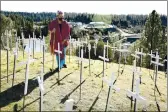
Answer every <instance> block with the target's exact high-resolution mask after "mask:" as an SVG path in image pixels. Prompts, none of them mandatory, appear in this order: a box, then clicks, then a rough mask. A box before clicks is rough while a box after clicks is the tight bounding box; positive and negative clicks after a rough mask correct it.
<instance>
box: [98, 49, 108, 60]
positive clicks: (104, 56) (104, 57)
mask: <svg viewBox="0 0 168 112" xmlns="http://www.w3.org/2000/svg"><path fill="white" fill-rule="evenodd" d="M105 54H106V51H105V46H104V51H103V57H102V56H99V58H100V59H102V60H104V62H105V61H109V59H108V58H106V55H105Z"/></svg>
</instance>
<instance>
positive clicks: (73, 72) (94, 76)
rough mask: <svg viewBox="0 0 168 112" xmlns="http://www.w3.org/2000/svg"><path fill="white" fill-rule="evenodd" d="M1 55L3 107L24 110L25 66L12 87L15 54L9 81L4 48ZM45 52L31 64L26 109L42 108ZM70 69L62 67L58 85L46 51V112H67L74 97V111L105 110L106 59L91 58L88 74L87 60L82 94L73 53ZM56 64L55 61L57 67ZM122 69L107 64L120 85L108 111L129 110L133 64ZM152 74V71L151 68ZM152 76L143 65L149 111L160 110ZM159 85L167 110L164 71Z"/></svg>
mask: <svg viewBox="0 0 168 112" xmlns="http://www.w3.org/2000/svg"><path fill="white" fill-rule="evenodd" d="M2 56H3V57H1V84H2V85H1V93H0V107H1V111H16V110H17V111H22V110H23V98H24V97H23V92H24V80H25V66H21V67H16V75H15V81H14V86H13V87H11V86H12V70H13V55H12V54H10V60H9V64H10V66H9V82H8V83H7V77H6V52H5V51H2ZM40 57H42V54H35V58H36V59H37V61H36V62H34V63H32V64H31V65H30V74H29V82H28V83H29V84H28V94H27V96H26V97H25V107H24V110H25V111H38V110H39V86H38V82H37V80H36V78H37V76H39V75H40V71H41V67H42V63H41V61H42V58H40ZM68 58H69V56H67V60H66V63H67V66H68V68H63V69H62V70H61V72H60V84H58V73H57V72H55V73H54V72H50V68H51V67H52V57H51V55H50V54H49V53H46V54H45V59H46V60H45V74H44V89H45V92H44V101H43V110H45V111H64V110H65V101H66V100H67V99H68V98H69V99H73V100H74V101H75V102H74V110H76V111H79V110H81V111H89V110H91V111H104V110H105V106H106V99H107V94H108V85H107V84H106V83H104V87H103V88H102V86H101V85H102V74H100V73H101V72H102V70H103V62H102V61H100V60H96V61H95V60H91V74H90V75H89V66H88V63H84V64H83V65H84V67H83V75H82V81H83V83H82V84H81V87H82V94H81V99H80V100H79V96H80V94H79V93H80V86H79V85H80V69H79V68H78V63H77V57H75V56H71V61H70V62H69V60H68ZM25 59H26V57H25V58H24V59H23V57H22V52H19V59H18V61H17V63H19V62H20V61H23V60H25ZM56 66H57V65H56V64H55V67H56ZM121 67H122V68H121V69H120V71H122V70H123V68H124V71H123V74H120V75H119V77H118V78H117V76H118V72H117V71H118V64H116V63H108V64H107V68H106V64H105V68H106V69H105V75H106V76H107V77H108V78H109V80H110V77H111V74H112V72H114V73H115V78H117V81H116V83H115V86H116V87H118V88H120V91H119V92H116V91H115V90H111V93H110V97H109V105H108V109H107V110H109V111H130V105H131V101H130V99H129V98H127V90H128V89H129V90H131V84H132V76H133V75H132V72H131V71H130V69H131V68H132V66H130V65H125V67H123V65H121ZM150 73H151V75H152V76H153V71H152V70H151V71H150ZM151 75H149V70H148V69H145V68H142V84H141V85H140V95H141V96H143V97H144V98H145V99H147V102H146V107H147V108H146V109H147V111H158V109H157V106H156V102H155V96H154V81H153V80H152V79H151ZM157 86H158V89H159V91H160V93H161V96H160V95H159V94H158V92H156V98H157V101H158V104H159V107H160V110H161V111H165V110H166V95H167V94H166V91H167V87H166V78H165V74H164V73H163V72H159V73H158V77H157ZM143 104H144V103H141V102H139V101H138V102H137V108H138V110H139V111H142V109H143V108H144V105H143Z"/></svg>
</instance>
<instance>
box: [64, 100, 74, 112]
mask: <svg viewBox="0 0 168 112" xmlns="http://www.w3.org/2000/svg"><path fill="white" fill-rule="evenodd" d="M73 104H74V100H73V99H69V100H66V102H65V111H66V112H69V111H73Z"/></svg>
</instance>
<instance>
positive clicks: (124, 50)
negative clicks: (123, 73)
mask: <svg viewBox="0 0 168 112" xmlns="http://www.w3.org/2000/svg"><path fill="white" fill-rule="evenodd" d="M121 46H122V45H121V44H120V45H119V49H116V51H118V52H119V53H120V54H119V60H118V61H119V65H118V75H119V73H120V61H121V53H127V52H130V51H129V50H128V49H121Z"/></svg>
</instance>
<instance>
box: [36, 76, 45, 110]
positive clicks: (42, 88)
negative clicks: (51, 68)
mask: <svg viewBox="0 0 168 112" xmlns="http://www.w3.org/2000/svg"><path fill="white" fill-rule="evenodd" d="M37 80H38V84H39V89H40V93H41V94H40V95H41V96H40V99H41V102H40V111H41V112H42V111H43V92H44V86H43V76H42V77H41V78H40V76H38V77H37Z"/></svg>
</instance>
